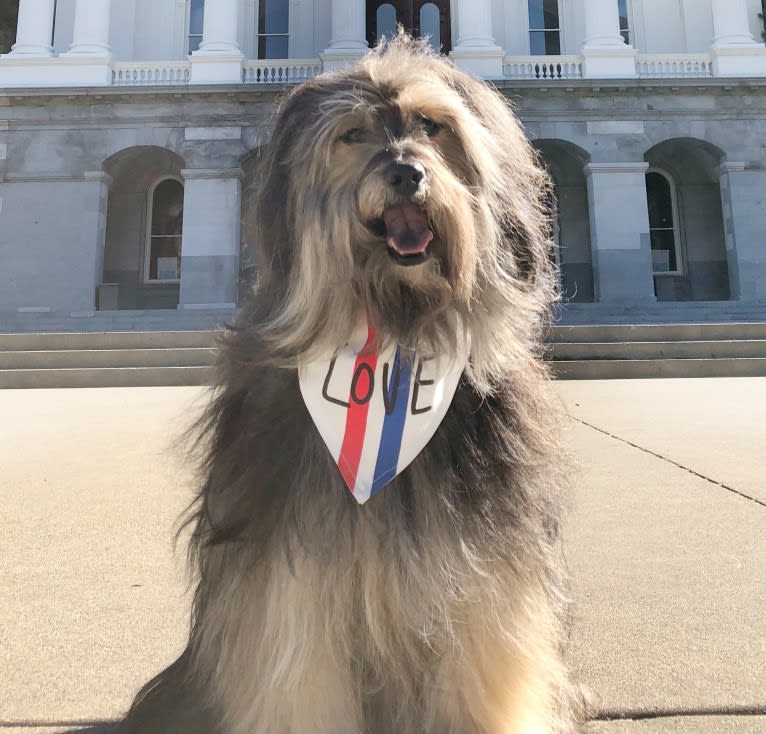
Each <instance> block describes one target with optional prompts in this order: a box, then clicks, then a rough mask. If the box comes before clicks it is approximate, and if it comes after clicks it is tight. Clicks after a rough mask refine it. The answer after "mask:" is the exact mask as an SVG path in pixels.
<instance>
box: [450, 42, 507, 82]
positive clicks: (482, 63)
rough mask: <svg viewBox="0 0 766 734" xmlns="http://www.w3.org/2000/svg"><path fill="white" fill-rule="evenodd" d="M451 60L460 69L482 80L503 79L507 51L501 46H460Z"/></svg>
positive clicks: (451, 54) (451, 56)
mask: <svg viewBox="0 0 766 734" xmlns="http://www.w3.org/2000/svg"><path fill="white" fill-rule="evenodd" d="M450 58H451V59H452V61H453V62H454V63H455V66H457V67H458V68H459V69H462V70H463V71H465V72H467V73H469V74H471V75H472V76H476V77H479V78H480V79H502V78H503V77H504V76H505V74H504V72H503V59H504V58H505V51H504V50H503V49H502V48H500V47H499V46H495V45H492V46H469V45H467V44H458V45H457V46H456V47H455V49H454V51H451V52H450Z"/></svg>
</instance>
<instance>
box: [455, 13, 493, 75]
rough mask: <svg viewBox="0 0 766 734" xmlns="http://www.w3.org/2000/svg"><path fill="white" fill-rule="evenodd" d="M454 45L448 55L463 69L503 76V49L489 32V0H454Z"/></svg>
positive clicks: (474, 73)
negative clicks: (455, 42) (455, 19)
mask: <svg viewBox="0 0 766 734" xmlns="http://www.w3.org/2000/svg"><path fill="white" fill-rule="evenodd" d="M456 10H457V31H458V32H457V44H455V48H454V50H453V51H452V53H451V54H450V56H451V57H452V59H453V61H454V62H455V63H456V64H457V65H458V66H459V67H460V68H461V69H463V70H464V71H467V72H469V73H470V74H473V75H474V76H478V77H481V78H483V79H502V77H503V57H504V56H505V52H504V51H503V49H501V48H500V47H499V46H498V45H497V43H495V37H494V33H493V31H492V0H457V8H456Z"/></svg>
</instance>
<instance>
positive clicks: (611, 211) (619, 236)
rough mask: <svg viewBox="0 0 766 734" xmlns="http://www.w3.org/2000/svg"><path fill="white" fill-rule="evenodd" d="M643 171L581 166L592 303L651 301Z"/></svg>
mask: <svg viewBox="0 0 766 734" xmlns="http://www.w3.org/2000/svg"><path fill="white" fill-rule="evenodd" d="M648 168H649V164H648V163H643V162H641V163H638V162H637V163H589V164H587V165H586V166H585V178H586V181H587V184H588V213H589V216H590V234H591V249H592V255H593V291H594V296H595V299H596V300H597V301H612V302H615V301H621V302H626V303H631V302H633V303H635V302H651V301H654V300H655V295H654V278H653V275H652V254H651V244H650V240H649V211H648V207H647V202H646V180H645V174H646V170H647V169H648Z"/></svg>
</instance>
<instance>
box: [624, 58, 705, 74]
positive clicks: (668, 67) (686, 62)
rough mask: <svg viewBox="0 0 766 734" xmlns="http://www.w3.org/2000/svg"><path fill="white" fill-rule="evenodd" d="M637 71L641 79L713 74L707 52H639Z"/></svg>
mask: <svg viewBox="0 0 766 734" xmlns="http://www.w3.org/2000/svg"><path fill="white" fill-rule="evenodd" d="M636 72H637V74H638V76H639V78H641V79H684V78H700V77H702V78H706V77H712V76H713V60H712V59H711V58H710V56H709V55H707V54H639V56H638V57H637V58H636Z"/></svg>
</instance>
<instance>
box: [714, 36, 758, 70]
mask: <svg viewBox="0 0 766 734" xmlns="http://www.w3.org/2000/svg"><path fill="white" fill-rule="evenodd" d="M713 76H739V77H755V76H766V46H764V45H763V44H762V43H753V44H752V45H751V44H747V45H746V44H742V45H741V46H739V45H738V46H716V45H715V44H713Z"/></svg>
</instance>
